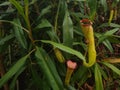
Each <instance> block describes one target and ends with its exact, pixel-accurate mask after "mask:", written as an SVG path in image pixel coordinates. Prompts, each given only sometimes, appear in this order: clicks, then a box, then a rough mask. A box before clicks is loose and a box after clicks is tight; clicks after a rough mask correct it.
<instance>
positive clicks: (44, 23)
mask: <svg viewBox="0 0 120 90" xmlns="http://www.w3.org/2000/svg"><path fill="white" fill-rule="evenodd" d="M46 27H50V28H52V25H51V23H50V22H49V21H48V20H47V19H42V21H41V23H40V24H38V25H37V26H36V27H35V30H39V29H41V28H46Z"/></svg>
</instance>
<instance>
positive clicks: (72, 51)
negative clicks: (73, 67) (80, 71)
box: [41, 40, 85, 60]
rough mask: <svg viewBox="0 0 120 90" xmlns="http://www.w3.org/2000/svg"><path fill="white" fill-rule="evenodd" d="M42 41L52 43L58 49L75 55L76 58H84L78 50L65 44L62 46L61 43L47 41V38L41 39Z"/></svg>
mask: <svg viewBox="0 0 120 90" xmlns="http://www.w3.org/2000/svg"><path fill="white" fill-rule="evenodd" d="M41 41H42V42H43V43H49V44H51V45H53V46H54V47H57V48H59V49H61V50H62V51H65V52H67V53H69V54H72V55H75V56H77V57H78V58H80V59H81V60H85V57H84V56H83V55H82V54H81V53H80V52H78V51H76V50H74V49H72V48H69V47H67V46H64V45H62V44H59V43H55V42H52V41H48V40H41Z"/></svg>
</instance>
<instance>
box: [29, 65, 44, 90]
mask: <svg viewBox="0 0 120 90" xmlns="http://www.w3.org/2000/svg"><path fill="white" fill-rule="evenodd" d="M31 73H32V78H33V82H34V85H35V86H37V87H38V88H39V89H40V90H42V88H43V86H41V85H42V79H41V78H40V75H39V74H38V72H37V70H35V68H34V67H31Z"/></svg>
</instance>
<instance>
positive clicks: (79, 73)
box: [71, 66, 88, 85]
mask: <svg viewBox="0 0 120 90" xmlns="http://www.w3.org/2000/svg"><path fill="white" fill-rule="evenodd" d="M84 76H85V78H87V77H88V68H86V67H85V66H81V67H79V69H78V70H77V71H76V72H75V73H74V75H73V77H72V78H71V81H72V83H75V82H76V81H79V82H80V83H79V85H81V84H83V83H82V78H83V77H84Z"/></svg>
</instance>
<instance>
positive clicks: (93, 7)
mask: <svg viewBox="0 0 120 90" xmlns="http://www.w3.org/2000/svg"><path fill="white" fill-rule="evenodd" d="M87 1H88V5H89V8H90V19H91V20H92V21H93V20H94V18H95V14H96V9H97V0H87ZM93 2H94V3H93Z"/></svg>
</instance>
